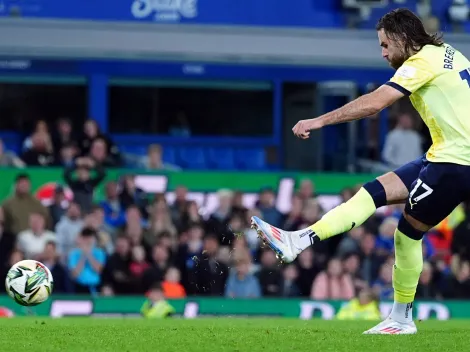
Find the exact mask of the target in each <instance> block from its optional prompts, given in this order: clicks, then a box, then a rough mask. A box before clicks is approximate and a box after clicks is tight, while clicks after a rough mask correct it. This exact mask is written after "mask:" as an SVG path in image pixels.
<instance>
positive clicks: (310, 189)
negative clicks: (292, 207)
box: [298, 179, 315, 202]
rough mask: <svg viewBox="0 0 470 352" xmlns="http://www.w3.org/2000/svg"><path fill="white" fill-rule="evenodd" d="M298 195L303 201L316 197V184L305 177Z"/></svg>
mask: <svg viewBox="0 0 470 352" xmlns="http://www.w3.org/2000/svg"><path fill="white" fill-rule="evenodd" d="M298 196H299V197H300V199H302V201H303V202H306V201H308V200H309V199H312V198H314V197H315V185H314V184H313V182H312V180H310V179H303V180H302V181H301V182H300V187H299V192H298Z"/></svg>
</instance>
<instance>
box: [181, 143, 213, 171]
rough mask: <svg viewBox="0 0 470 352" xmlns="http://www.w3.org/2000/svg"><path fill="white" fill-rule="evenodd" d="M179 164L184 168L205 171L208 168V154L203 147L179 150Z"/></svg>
mask: <svg viewBox="0 0 470 352" xmlns="http://www.w3.org/2000/svg"><path fill="white" fill-rule="evenodd" d="M178 154H179V160H178V161H179V162H178V164H179V165H181V166H182V167H183V168H187V169H205V168H206V167H207V163H206V154H205V150H204V148H201V147H182V148H181V149H180V150H179V153H178Z"/></svg>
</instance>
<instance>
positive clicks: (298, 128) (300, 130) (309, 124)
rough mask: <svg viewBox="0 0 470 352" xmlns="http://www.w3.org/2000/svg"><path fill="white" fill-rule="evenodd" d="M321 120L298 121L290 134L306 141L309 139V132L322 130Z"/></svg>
mask: <svg viewBox="0 0 470 352" xmlns="http://www.w3.org/2000/svg"><path fill="white" fill-rule="evenodd" d="M322 127H323V126H322V124H321V120H320V119H308V120H300V121H299V122H297V123H296V125H295V126H294V128H292V132H294V134H295V135H296V136H297V137H299V138H302V139H307V138H309V137H310V131H311V130H316V129H319V128H322Z"/></svg>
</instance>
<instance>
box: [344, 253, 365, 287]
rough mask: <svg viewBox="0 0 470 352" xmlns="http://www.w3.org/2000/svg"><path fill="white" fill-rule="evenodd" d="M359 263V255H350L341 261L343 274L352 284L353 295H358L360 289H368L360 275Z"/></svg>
mask: <svg viewBox="0 0 470 352" xmlns="http://www.w3.org/2000/svg"><path fill="white" fill-rule="evenodd" d="M360 265H361V261H360V259H359V255H358V254H355V253H351V254H349V255H347V256H346V257H345V258H344V259H343V267H344V272H345V273H346V274H348V275H350V276H351V278H352V279H353V284H354V293H355V294H357V293H359V292H360V291H361V290H362V289H364V288H366V287H369V285H368V283H367V282H366V281H365V280H364V279H363V278H362V276H361V273H360Z"/></svg>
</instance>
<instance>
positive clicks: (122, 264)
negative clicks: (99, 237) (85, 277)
mask: <svg viewBox="0 0 470 352" xmlns="http://www.w3.org/2000/svg"><path fill="white" fill-rule="evenodd" d="M130 250H131V245H130V241H129V239H128V238H127V237H126V236H119V237H118V238H117V239H116V250H115V252H114V253H113V254H112V255H111V256H110V257H109V259H108V260H107V262H106V266H105V269H104V271H103V284H104V285H105V286H110V287H111V288H112V291H113V293H115V294H131V293H138V292H144V291H143V290H142V288H141V287H140V283H137V282H136V281H137V280H134V278H133V277H132V276H131V271H130V263H131V252H130ZM136 283H137V285H136Z"/></svg>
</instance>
